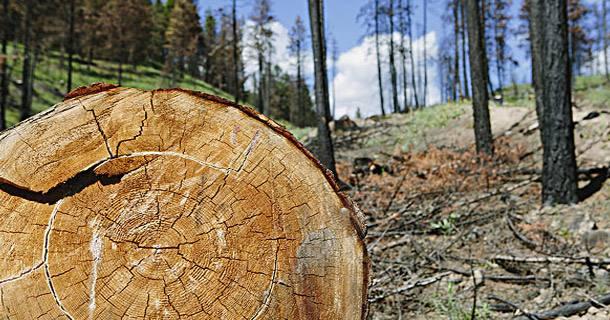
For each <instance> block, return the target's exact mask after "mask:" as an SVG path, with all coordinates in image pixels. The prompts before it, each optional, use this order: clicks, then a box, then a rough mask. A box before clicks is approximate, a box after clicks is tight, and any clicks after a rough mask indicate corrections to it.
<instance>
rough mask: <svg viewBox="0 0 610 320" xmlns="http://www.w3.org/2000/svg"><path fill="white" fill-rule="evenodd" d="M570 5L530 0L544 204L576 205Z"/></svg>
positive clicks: (559, 2) (531, 37)
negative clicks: (541, 148)
mask: <svg viewBox="0 0 610 320" xmlns="http://www.w3.org/2000/svg"><path fill="white" fill-rule="evenodd" d="M567 16H568V14H567V3H565V2H561V1H542V0H532V1H531V3H530V30H531V35H530V39H532V43H533V44H532V65H534V68H533V72H534V87H535V90H536V110H537V112H538V121H539V123H540V137H541V141H542V146H543V164H542V201H543V204H545V205H554V204H560V203H574V202H576V201H578V196H577V180H576V155H575V152H574V123H573V120H572V102H571V101H572V93H571V90H572V86H571V84H572V80H571V70H570V69H571V63H570V54H569V42H568V17H567Z"/></svg>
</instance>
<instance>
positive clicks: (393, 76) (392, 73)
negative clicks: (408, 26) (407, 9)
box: [385, 0, 400, 113]
mask: <svg viewBox="0 0 610 320" xmlns="http://www.w3.org/2000/svg"><path fill="white" fill-rule="evenodd" d="M385 9H386V10H385V11H386V12H385V13H386V15H387V17H388V23H389V26H390V30H389V31H390V34H389V37H390V41H389V44H390V50H389V58H390V59H389V63H390V80H391V84H392V106H393V108H394V112H395V113H398V112H400V104H399V103H398V81H397V74H396V62H395V59H394V12H395V10H394V0H389V2H388V5H387V7H385Z"/></svg>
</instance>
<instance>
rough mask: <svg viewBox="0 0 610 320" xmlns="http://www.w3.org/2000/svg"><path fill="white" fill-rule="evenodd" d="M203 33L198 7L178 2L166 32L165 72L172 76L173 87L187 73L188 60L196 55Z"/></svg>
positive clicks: (190, 2) (178, 0)
mask: <svg viewBox="0 0 610 320" xmlns="http://www.w3.org/2000/svg"><path fill="white" fill-rule="evenodd" d="M201 32H202V28H201V24H200V22H199V13H198V12H197V6H195V4H194V3H193V2H192V1H191V0H176V1H175V3H174V4H173V7H172V9H171V12H170V18H169V24H168V27H167V30H166V31H165V39H166V43H165V47H166V48H167V51H168V53H167V59H166V61H165V71H166V72H167V73H169V74H170V76H171V78H170V82H171V85H172V86H175V85H176V80H177V79H176V78H177V77H181V76H182V73H183V72H184V71H185V64H186V61H187V60H188V58H189V57H191V56H192V55H193V54H195V52H196V50H197V40H198V37H199V35H200V34H201Z"/></svg>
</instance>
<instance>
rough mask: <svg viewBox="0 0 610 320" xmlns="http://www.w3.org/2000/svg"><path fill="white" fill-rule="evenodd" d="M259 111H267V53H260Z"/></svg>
mask: <svg viewBox="0 0 610 320" xmlns="http://www.w3.org/2000/svg"><path fill="white" fill-rule="evenodd" d="M257 54H258V106H257V107H258V111H260V112H263V111H264V110H265V98H264V97H265V72H264V71H265V53H264V52H263V51H262V50H261V51H259V52H258V53H257Z"/></svg>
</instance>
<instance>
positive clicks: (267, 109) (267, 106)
mask: <svg viewBox="0 0 610 320" xmlns="http://www.w3.org/2000/svg"><path fill="white" fill-rule="evenodd" d="M271 59H272V57H271V50H268V51H267V61H266V62H265V91H264V92H263V94H264V96H263V100H264V102H263V114H265V115H267V116H270V115H271V90H272V88H273V75H272V74H271Z"/></svg>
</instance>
